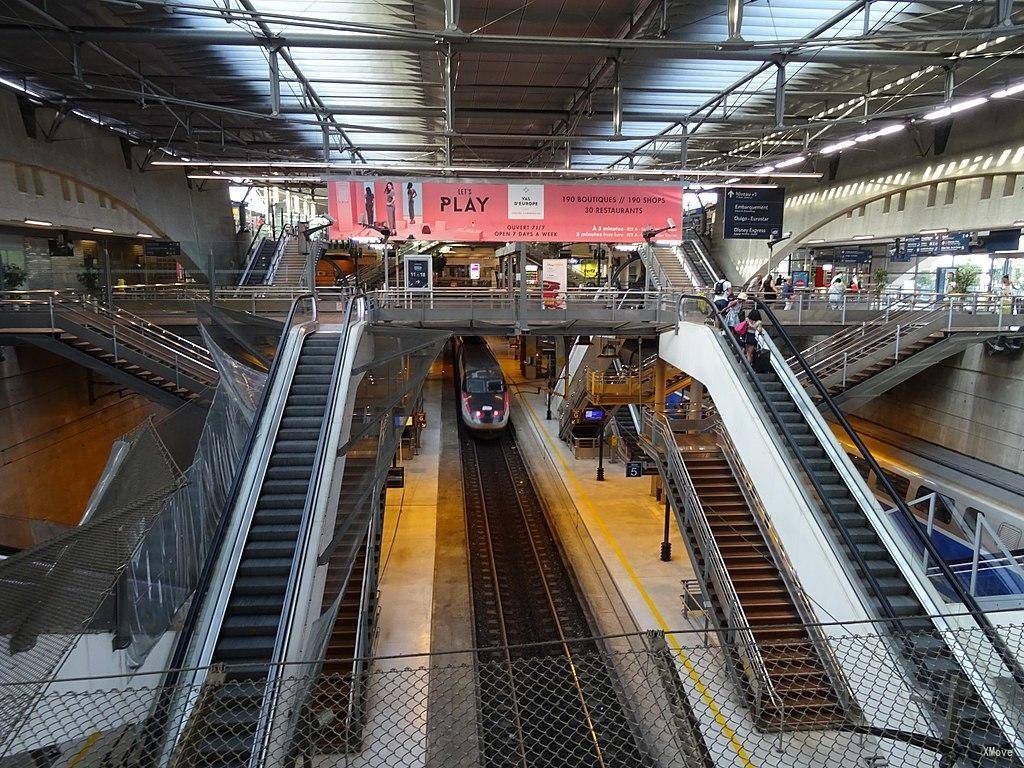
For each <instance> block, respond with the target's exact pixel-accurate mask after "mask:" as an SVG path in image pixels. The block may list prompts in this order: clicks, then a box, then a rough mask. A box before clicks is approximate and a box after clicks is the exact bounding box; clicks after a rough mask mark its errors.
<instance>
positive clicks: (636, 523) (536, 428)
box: [491, 340, 698, 632]
mask: <svg viewBox="0 0 1024 768" xmlns="http://www.w3.org/2000/svg"><path fill="white" fill-rule="evenodd" d="M491 347H492V351H494V352H495V356H496V357H497V358H498V360H499V362H500V363H501V365H502V368H503V370H504V372H505V376H506V379H507V381H508V382H509V385H510V390H511V392H512V394H513V398H514V399H513V420H514V422H515V425H516V429H517V432H516V434H517V437H518V439H519V441H520V445H521V447H522V448H523V451H524V453H525V456H526V459H527V463H528V464H529V466H530V469H531V471H532V472H533V474H534V480H535V481H536V482H537V484H538V489H539V490H541V491H542V492H543V494H544V497H545V501H546V502H547V503H548V508H549V512H551V513H552V515H556V514H561V515H571V516H573V518H574V520H573V521H572V522H573V523H576V522H577V521H578V523H579V524H580V525H579V526H575V527H576V528H577V529H578V531H579V533H580V535H581V537H583V538H585V539H588V540H589V542H590V546H591V547H592V548H593V551H594V552H595V553H596V554H597V555H598V556H599V558H600V563H599V564H595V565H599V566H600V568H602V569H605V570H607V573H608V574H609V575H610V576H611V579H612V581H613V583H614V585H615V588H616V590H617V592H618V595H619V596H621V599H622V601H623V602H624V603H625V605H626V607H627V609H628V612H629V615H630V620H631V621H630V623H631V624H632V626H631V627H630V626H628V624H626V625H624V626H622V627H621V629H620V630H619V631H637V630H640V631H644V630H652V629H653V630H661V631H665V632H667V631H669V630H678V629H690V628H697V626H698V625H697V624H694V625H693V626H692V627H691V625H690V623H689V621H687V620H684V617H683V615H682V607H683V606H682V601H681V600H680V594H681V593H682V589H683V587H682V582H683V580H687V579H692V578H693V576H694V572H693V566H692V564H691V563H690V560H689V557H688V556H687V552H686V548H685V546H684V544H683V542H682V540H681V538H680V536H679V531H678V529H677V527H676V525H675V521H672V524H671V526H670V527H669V541H670V542H671V543H672V560H671V561H669V562H663V561H662V560H661V559H660V557H659V555H660V549H661V541H662V538H663V534H664V520H665V510H664V503H663V502H660V501H658V500H657V499H655V498H654V497H653V496H652V495H651V493H650V490H651V478H649V477H643V478H627V477H626V472H625V465H623V464H622V463H621V462H619V463H611V462H610V461H609V457H608V456H607V455H606V456H605V460H604V469H605V479H604V480H603V481H600V482H599V481H598V480H597V479H596V476H597V466H598V461H597V459H577V458H575V457H574V456H573V453H572V449H571V448H570V447H569V446H568V445H567V444H566V443H565V442H563V441H562V440H560V439H559V437H558V419H557V416H556V415H555V414H552V418H551V419H550V420H547V419H545V410H546V397H547V396H546V389H545V385H546V380H541V379H538V380H530V379H525V378H523V376H522V375H521V374H520V372H519V364H518V361H517V360H516V359H515V358H514V357H512V356H511V355H510V354H509V352H508V348H507V345H505V344H504V343H502V342H501V341H500V340H498V341H496V342H494V343H492V344H491ZM545 465H546V466H545ZM577 577H578V578H581V576H580V574H577Z"/></svg>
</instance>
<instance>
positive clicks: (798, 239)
mask: <svg viewBox="0 0 1024 768" xmlns="http://www.w3.org/2000/svg"><path fill="white" fill-rule="evenodd" d="M1006 174H1007V171H1006V169H1002V170H998V171H985V172H982V173H965V174H963V175H962V176H946V177H943V178H935V179H927V180H925V181H915V182H913V183H910V184H902V185H900V186H896V187H890V188H889V189H887V190H886V191H884V192H880V193H878V194H876V195H871V196H870V197H863V198H860V199H859V200H857V202H855V203H852V204H850V205H848V206H846V207H844V208H841V209H839V210H838V211H836V212H834V213H831V214H829V215H828V216H826V217H825V218H823V219H821V220H820V221H817V222H815V223H814V224H813V225H811V226H810V227H808V228H806V229H804V230H803V231H802V232H800V233H799V234H798V235H795V236H794V237H793V239H792V241H791V242H790V243H789V244H788V245H786V247H785V248H783V249H781V250H780V251H779V252H778V253H774V254H772V257H771V258H770V259H769V260H768V261H767V262H765V263H764V264H763V265H762V266H761V268H760V269H759V270H758V271H759V272H764V271H765V270H770V269H773V268H775V267H777V266H778V265H779V264H780V263H782V261H783V260H784V259H785V258H786V257H787V256H789V255H790V254H792V253H793V252H794V251H796V249H797V248H799V247H801V245H804V241H805V240H806V239H807V238H808V237H809V236H811V235H813V234H814V233H815V232H817V231H818V230H819V229H821V228H822V227H824V226H826V225H828V224H831V223H832V222H833V221H835V220H836V219H841V218H842V217H843V216H846V215H847V214H848V213H851V212H852V211H855V210H857V209H858V208H862V207H864V206H866V205H869V204H871V203H874V202H878V201H879V200H884V199H885V198H887V197H890V196H892V195H898V194H900V193H903V192H909V191H911V190H914V189H920V188H922V187H930V186H931V185H932V184H941V183H942V182H946V181H956V182H960V181H969V180H971V179H985V178H994V177H996V176H1005V175H1006Z"/></svg>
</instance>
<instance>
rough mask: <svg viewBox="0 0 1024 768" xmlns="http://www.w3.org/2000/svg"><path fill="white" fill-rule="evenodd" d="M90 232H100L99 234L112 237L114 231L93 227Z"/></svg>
mask: <svg viewBox="0 0 1024 768" xmlns="http://www.w3.org/2000/svg"><path fill="white" fill-rule="evenodd" d="M92 231H93V232H100V233H102V234H104V235H112V234H114V230H112V229H107V228H106V227H93V228H92Z"/></svg>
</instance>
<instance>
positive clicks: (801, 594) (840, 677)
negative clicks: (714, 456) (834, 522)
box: [711, 418, 856, 712]
mask: <svg viewBox="0 0 1024 768" xmlns="http://www.w3.org/2000/svg"><path fill="white" fill-rule="evenodd" d="M711 431H712V432H713V433H714V434H715V435H716V436H717V437H718V445H719V447H720V448H721V449H722V453H723V454H724V455H725V460H726V462H728V464H729V468H730V469H731V470H732V473H733V476H734V477H735V478H736V480H737V481H738V482H739V486H740V489H741V490H742V491H743V495H744V497H745V499H746V501H747V504H749V505H750V510H751V511H752V512H753V513H754V522H755V524H756V525H757V527H758V529H759V530H760V531H761V535H762V537H763V538H764V541H765V543H766V544H767V545H768V548H769V550H770V551H771V553H772V558H773V559H774V560H775V565H776V566H777V567H778V569H779V575H780V576H781V577H782V581H783V582H784V583H785V585H786V587H787V588H788V590H789V593H790V595H791V596H792V598H793V603H794V605H795V606H796V608H797V610H798V611H799V613H800V618H801V619H802V620H803V624H804V628H805V629H806V630H807V633H808V635H810V638H811V643H812V644H813V645H814V647H815V648H816V649H817V651H818V656H819V658H820V659H821V660H822V663H823V664H824V665H825V667H826V671H827V672H828V676H829V679H830V680H831V681H832V685H833V687H834V688H835V691H836V693H837V694H838V695H839V697H840V698H841V700H842V702H843V709H844V710H845V711H846V712H851V711H852V710H853V708H854V707H855V706H856V697H855V696H854V694H853V690H852V688H851V687H850V683H849V681H848V680H847V679H846V675H844V674H843V672H842V666H841V665H840V663H839V660H838V659H837V658H836V655H835V650H834V649H833V648H832V644H831V643H830V642H829V641H828V638H827V637H826V636H825V632H824V631H823V630H822V628H821V624H820V622H819V621H818V617H817V615H816V614H815V612H814V609H813V608H812V606H811V599H810V597H809V596H808V594H807V592H806V590H804V587H803V584H802V583H801V581H800V579H799V578H798V577H797V574H796V567H795V566H794V565H793V563H792V561H791V560H790V559H789V554H788V553H787V552H786V548H785V547H783V546H781V544H779V545H777V543H778V542H781V537H780V536H779V535H778V533H777V532H776V530H775V526H774V525H773V524H772V519H771V516H770V515H769V514H768V511H767V510H766V509H765V507H764V503H763V502H762V500H761V495H760V494H759V493H758V492H757V488H756V486H755V485H754V481H753V480H752V479H751V477H750V475H749V474H747V469H746V466H745V465H744V463H743V460H742V459H741V457H740V454H739V450H737V448H736V445H735V443H733V441H732V437H731V436H730V435H729V433H728V432H727V431H726V429H725V425H724V424H723V423H722V421H721V418H719V419H718V421H717V423H716V424H715V425H714V426H713V427H712V429H711Z"/></svg>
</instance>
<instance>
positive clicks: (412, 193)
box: [405, 181, 419, 226]
mask: <svg viewBox="0 0 1024 768" xmlns="http://www.w3.org/2000/svg"><path fill="white" fill-rule="evenodd" d="M405 196H406V198H407V199H408V201H409V208H408V213H409V216H408V219H409V226H412V224H413V222H414V221H416V198H417V197H419V194H418V193H417V192H416V186H415V185H414V184H413V183H412V182H411V181H410V182H409V183H408V184H406V185H405Z"/></svg>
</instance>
